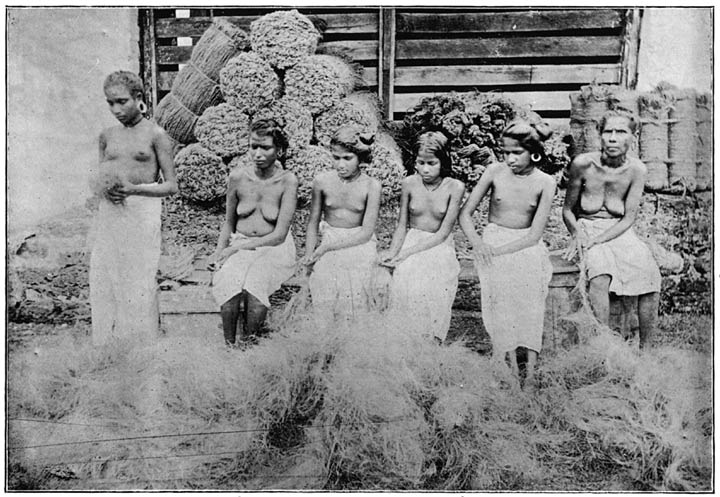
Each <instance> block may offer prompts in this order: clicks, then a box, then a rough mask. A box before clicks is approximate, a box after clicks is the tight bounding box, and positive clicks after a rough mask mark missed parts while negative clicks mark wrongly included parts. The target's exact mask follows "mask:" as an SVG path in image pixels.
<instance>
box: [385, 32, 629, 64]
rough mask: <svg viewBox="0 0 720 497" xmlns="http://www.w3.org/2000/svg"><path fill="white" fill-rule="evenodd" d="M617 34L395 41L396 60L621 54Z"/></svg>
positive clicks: (620, 45) (620, 44) (620, 43)
mask: <svg viewBox="0 0 720 497" xmlns="http://www.w3.org/2000/svg"><path fill="white" fill-rule="evenodd" d="M621 50H622V40H620V38H619V37H617V36H585V37H574V36H555V37H553V36H529V37H527V38H474V39H439V40H398V42H397V58H398V60H413V59H438V60H442V59H470V58H483V59H492V58H509V57H513V58H520V57H600V56H620V53H621Z"/></svg>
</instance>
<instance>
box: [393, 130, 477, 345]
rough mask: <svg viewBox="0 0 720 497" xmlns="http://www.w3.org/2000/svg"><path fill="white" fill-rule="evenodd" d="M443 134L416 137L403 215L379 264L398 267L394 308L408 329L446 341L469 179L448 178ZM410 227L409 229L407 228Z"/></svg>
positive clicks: (401, 203) (394, 272) (404, 187)
mask: <svg viewBox="0 0 720 497" xmlns="http://www.w3.org/2000/svg"><path fill="white" fill-rule="evenodd" d="M447 146H448V142H447V138H446V137H445V135H443V134H442V133H440V132H437V131H431V132H428V133H424V134H422V135H420V137H418V139H417V143H416V145H415V147H416V150H415V152H416V159H415V172H416V174H414V175H412V176H409V177H407V178H405V180H404V181H403V187H402V196H401V198H400V218H399V220H398V225H397V228H396V229H395V233H394V235H393V239H392V243H391V244H390V248H389V250H388V251H387V252H386V253H385V254H383V255H382V256H381V257H380V261H381V264H382V265H384V266H388V267H394V268H395V270H394V271H393V283H392V287H391V291H390V309H391V310H392V312H393V313H397V314H396V315H399V316H401V317H402V319H403V322H404V323H405V324H406V326H407V329H409V330H412V331H414V332H416V333H419V334H422V335H426V336H434V337H435V339H436V340H437V341H438V342H440V343H442V341H443V340H445V337H446V336H447V333H448V329H449V328H450V314H451V310H452V304H453V301H454V300H455V292H456V291H457V286H458V276H459V274H460V264H459V263H458V260H457V257H456V255H455V243H454V241H453V236H452V229H453V226H455V221H456V220H457V217H458V213H459V212H460V204H461V202H462V198H463V194H464V193H465V185H464V184H463V183H462V182H461V181H458V180H456V179H453V178H450V177H449V176H450V171H451V163H450V155H449V152H448V148H447ZM408 228H409V229H408Z"/></svg>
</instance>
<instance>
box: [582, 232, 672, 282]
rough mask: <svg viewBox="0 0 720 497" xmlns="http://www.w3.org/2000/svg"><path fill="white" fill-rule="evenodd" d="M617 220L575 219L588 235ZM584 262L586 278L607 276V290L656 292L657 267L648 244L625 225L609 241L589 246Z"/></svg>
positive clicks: (658, 273)
mask: <svg viewBox="0 0 720 497" xmlns="http://www.w3.org/2000/svg"><path fill="white" fill-rule="evenodd" d="M618 222H619V220H618V219H584V218H581V219H579V220H578V224H579V225H580V228H581V229H582V230H583V231H584V232H585V234H586V235H587V236H588V237H589V238H594V237H596V236H598V235H600V234H601V233H604V232H605V231H607V230H608V229H610V228H611V227H612V226H614V225H615V224H617V223H618ZM585 265H586V269H587V276H588V279H592V278H594V277H595V276H599V275H601V274H608V275H610V278H611V280H610V291H611V292H613V293H615V294H616V295H642V294H645V293H651V292H659V291H660V282H661V276H660V269H659V268H658V265H657V262H656V261H655V258H654V257H653V254H652V251H651V250H650V247H648V245H647V244H646V243H645V242H643V241H642V240H640V238H638V236H637V234H636V233H635V230H633V228H632V227H631V228H629V229H628V230H627V231H625V232H624V233H623V234H622V235H620V236H618V237H617V238H613V239H612V240H610V241H608V242H605V243H601V244H599V245H595V246H593V247H592V248H591V249H590V250H588V251H587V254H586V256H585Z"/></svg>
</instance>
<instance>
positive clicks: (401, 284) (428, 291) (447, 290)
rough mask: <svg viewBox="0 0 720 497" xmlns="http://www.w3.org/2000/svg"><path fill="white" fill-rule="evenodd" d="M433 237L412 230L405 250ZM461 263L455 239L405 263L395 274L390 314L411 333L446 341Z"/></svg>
mask: <svg viewBox="0 0 720 497" xmlns="http://www.w3.org/2000/svg"><path fill="white" fill-rule="evenodd" d="M433 235H434V233H430V232H427V231H422V230H417V229H410V230H408V232H407V234H406V236H405V241H404V243H403V248H406V247H412V246H413V245H417V244H419V243H422V242H423V241H424V240H426V239H427V238H429V237H431V236H433ZM459 275H460V263H459V262H458V260H457V257H456V255H455V243H454V240H453V236H452V235H450V236H448V237H447V238H446V239H445V240H444V241H443V242H442V243H440V244H439V245H436V246H435V247H433V248H431V249H428V250H424V251H422V252H418V253H416V254H413V255H411V256H410V257H408V258H407V259H405V260H404V261H402V262H401V263H400V264H399V265H398V266H397V267H396V268H395V270H394V271H393V280H392V287H391V290H390V310H391V312H392V313H393V314H395V315H397V316H398V317H402V322H403V326H404V327H405V328H406V329H407V330H408V331H409V332H411V333H417V334H420V335H425V336H436V337H437V338H439V339H440V340H445V338H446V337H447V333H448V330H449V329H450V317H451V314H452V305H453V302H454V301H455V293H456V292H457V287H458V276H459Z"/></svg>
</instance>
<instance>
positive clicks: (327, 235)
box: [304, 126, 380, 323]
mask: <svg viewBox="0 0 720 497" xmlns="http://www.w3.org/2000/svg"><path fill="white" fill-rule="evenodd" d="M372 142H373V137H372V136H367V135H361V134H360V133H358V132H357V130H356V129H355V128H354V127H352V126H343V127H341V128H340V129H339V130H338V131H337V132H336V133H335V135H334V136H333V138H332V142H331V147H332V155H333V157H334V159H335V164H336V170H335V171H327V172H323V173H320V174H318V175H317V177H316V178H315V180H314V182H313V190H312V200H311V204H310V219H309V221H308V227H307V234H306V235H307V242H306V252H305V258H304V263H305V264H307V265H308V266H309V267H312V269H311V270H312V273H311V274H310V281H309V286H310V295H311V297H312V302H313V309H314V311H315V315H316V318H317V319H318V320H319V321H320V322H321V323H328V322H329V321H331V320H333V319H336V318H338V317H341V318H354V317H356V316H357V313H358V312H360V311H364V310H367V308H368V294H369V291H370V290H369V279H370V271H371V270H372V267H373V265H374V264H375V259H376V258H377V252H376V248H375V233H374V232H375V223H376V221H377V218H378V214H379V211H380V182H379V181H377V180H376V179H374V178H371V177H369V176H368V175H367V174H365V173H364V172H363V170H362V167H361V165H362V164H365V163H368V162H369V161H370V147H371V145H372ZM318 232H319V234H320V235H321V236H322V242H321V243H320V246H317V240H318Z"/></svg>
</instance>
